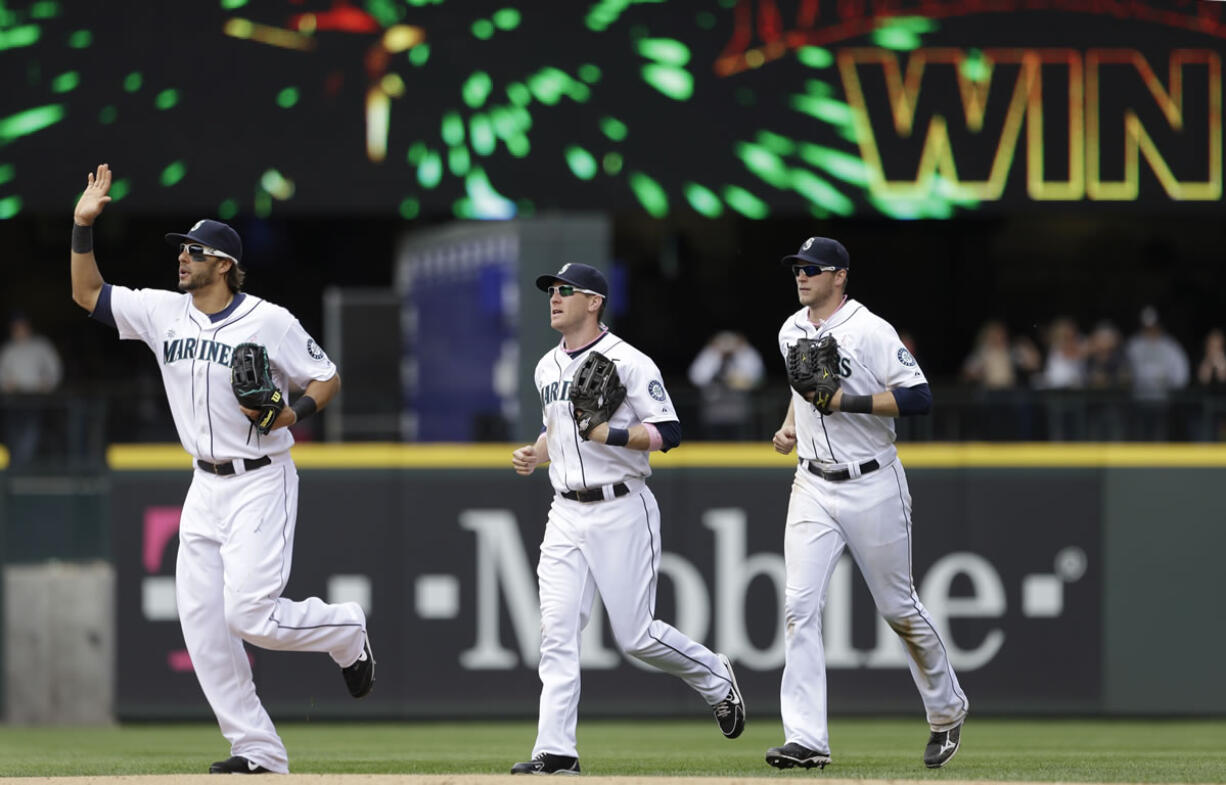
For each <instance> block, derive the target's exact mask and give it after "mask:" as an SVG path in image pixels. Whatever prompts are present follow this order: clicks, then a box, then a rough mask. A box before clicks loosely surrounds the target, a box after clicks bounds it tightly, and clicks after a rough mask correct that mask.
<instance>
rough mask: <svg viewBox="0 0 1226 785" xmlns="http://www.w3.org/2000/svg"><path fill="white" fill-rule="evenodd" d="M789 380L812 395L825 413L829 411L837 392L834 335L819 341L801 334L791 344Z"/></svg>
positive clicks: (797, 387) (836, 361)
mask: <svg viewBox="0 0 1226 785" xmlns="http://www.w3.org/2000/svg"><path fill="white" fill-rule="evenodd" d="M787 364H788V383H789V384H791V385H792V389H794V390H796V392H798V393H800V394H801V395H803V396H805V397H806V398H808V397H809V393H813V399H812V400H813V405H814V406H815V407H816V408H817V410H818V411H819V412H821V413H822V414H830V399H831V398H833V397H834V394H835V393H836V392H838V389H839V386H840V385H841V384H842V382H841V381H840V379H839V344H838V342H837V341H835V339H834V336H833V335H827V336H825V337H824V338H822V339H821V340H820V341H815V340H813V339H812V338H801V339H799V340H798V341H796V343H795V345H793V346H789V347H788V363H787Z"/></svg>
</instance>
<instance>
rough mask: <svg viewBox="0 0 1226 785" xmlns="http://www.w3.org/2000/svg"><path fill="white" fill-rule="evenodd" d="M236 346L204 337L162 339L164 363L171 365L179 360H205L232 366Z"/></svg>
mask: <svg viewBox="0 0 1226 785" xmlns="http://www.w3.org/2000/svg"><path fill="white" fill-rule="evenodd" d="M233 352H234V347H233V346H230V345H228V344H224V343H219V342H217V341H210V340H209V339H208V338H202V339H200V340H199V341H197V340H196V339H195V338H175V339H174V340H168V341H162V364H163V365H170V364H171V363H173V362H178V361H179V360H204V361H205V362H211V363H217V364H218V365H224V366H226V367H229V366H230V359H231V355H232V354H233Z"/></svg>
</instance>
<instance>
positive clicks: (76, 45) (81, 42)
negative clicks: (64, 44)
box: [68, 30, 94, 49]
mask: <svg viewBox="0 0 1226 785" xmlns="http://www.w3.org/2000/svg"><path fill="white" fill-rule="evenodd" d="M93 42H94V34H93V33H91V32H90V31H88V30H77V31H76V32H74V33H72V34H71V35H70V36H68V46H69V47H70V48H72V49H87V48H89V45H90V44H92V43H93Z"/></svg>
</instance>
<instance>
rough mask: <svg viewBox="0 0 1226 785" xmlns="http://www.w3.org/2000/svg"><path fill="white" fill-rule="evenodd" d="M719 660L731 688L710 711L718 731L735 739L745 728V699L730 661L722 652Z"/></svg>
mask: <svg viewBox="0 0 1226 785" xmlns="http://www.w3.org/2000/svg"><path fill="white" fill-rule="evenodd" d="M719 661H720V662H722V663H724V667H725V668H727V669H728V678H729V679H730V680H731V681H732V689H730V690H728V695H727V696H726V697H725V698H724V699H723V700H722V701H720V702H719V703H717V704H715V705H714V706H712V707H711V711H712V713H714V714H715V724H716V725H718V726H719V730H720V733H722V734H724V736H726V737H727V738H729V739H735V738H736V737H737V736H740V735H741V731H743V730H745V699H744V698H743V697H742V696H741V688H740V687H738V686H737V683H736V674H735V673H733V672H732V663H731V662H729V660H728V658H727V657H726V656H724V655H723V654H721V655H719Z"/></svg>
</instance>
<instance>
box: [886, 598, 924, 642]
mask: <svg viewBox="0 0 1226 785" xmlns="http://www.w3.org/2000/svg"><path fill="white" fill-rule="evenodd" d="M877 612H878V613H880V614H881V617H882V618H883V619H885V623H886V624H888V625H890V629H892V630H894V632H896V633H898V634H899V635H902V636H904V637H905V636H907V635H908V634H909V633H910V632H911V630H912V629H913V628H914V627H915V622H916V621H918V620H919V618H920V615H919V612H918V611H917V610H916V608H915V606H914V605H912V604H911V603H907V602H898V603H886V604H883V605H878V606H877Z"/></svg>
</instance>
